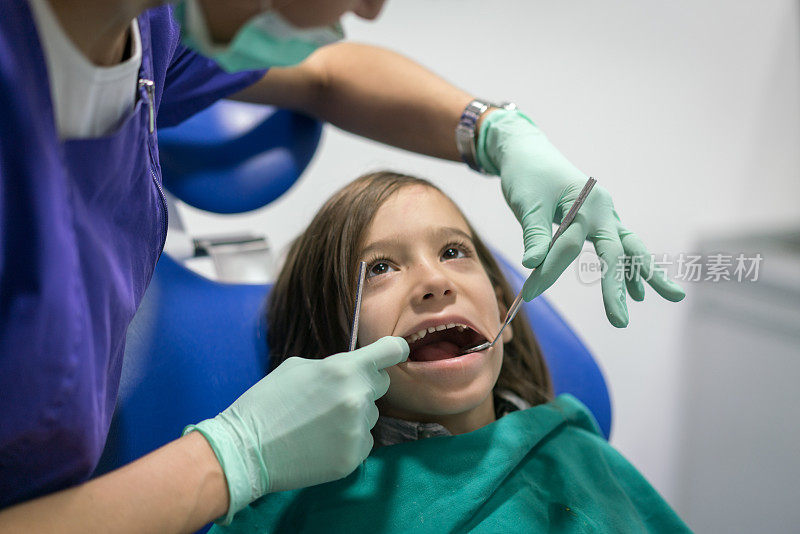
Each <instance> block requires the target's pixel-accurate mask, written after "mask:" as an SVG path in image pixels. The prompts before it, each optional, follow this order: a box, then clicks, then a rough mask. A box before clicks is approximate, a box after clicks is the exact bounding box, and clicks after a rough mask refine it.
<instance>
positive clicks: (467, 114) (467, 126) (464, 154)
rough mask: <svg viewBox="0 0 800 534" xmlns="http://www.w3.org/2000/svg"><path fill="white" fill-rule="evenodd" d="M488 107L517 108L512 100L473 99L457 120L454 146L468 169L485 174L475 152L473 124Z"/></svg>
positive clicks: (475, 123) (476, 122)
mask: <svg viewBox="0 0 800 534" xmlns="http://www.w3.org/2000/svg"><path fill="white" fill-rule="evenodd" d="M489 108H499V109H506V110H509V111H511V110H515V109H517V106H516V104H514V103H512V102H503V103H502V104H493V103H492V102H486V101H483V100H478V99H474V100H473V101H472V102H470V103H469V104H467V107H465V108H464V112H463V113H462V114H461V118H460V119H459V121H458V126H456V147H458V153H459V154H461V159H462V160H463V161H464V163H466V164H467V165H469V168H470V169H472V170H474V171H477V172H480V173H483V174H486V171H484V170H483V168H482V167H481V166H480V165H479V164H478V158H477V156H476V152H475V137H476V134H475V126H476V125H477V124H478V120H479V119H480V118H481V116H482V115H483V114H484V113H486V111H487V110H489Z"/></svg>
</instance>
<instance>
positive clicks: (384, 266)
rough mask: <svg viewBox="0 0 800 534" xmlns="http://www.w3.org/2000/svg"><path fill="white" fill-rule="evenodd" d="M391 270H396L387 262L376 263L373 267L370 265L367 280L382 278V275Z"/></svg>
mask: <svg viewBox="0 0 800 534" xmlns="http://www.w3.org/2000/svg"><path fill="white" fill-rule="evenodd" d="M391 269H394V267H392V266H391V265H389V264H388V263H387V262H385V261H378V262H375V263H373V264H372V265H370V267H369V269H368V270H367V278H372V277H375V276H380V275H382V274H385V273H388V272H389V271H390V270H391Z"/></svg>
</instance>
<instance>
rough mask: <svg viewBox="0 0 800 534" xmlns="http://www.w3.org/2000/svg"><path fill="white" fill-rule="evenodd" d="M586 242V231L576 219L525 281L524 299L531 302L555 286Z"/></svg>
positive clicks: (523, 287)
mask: <svg viewBox="0 0 800 534" xmlns="http://www.w3.org/2000/svg"><path fill="white" fill-rule="evenodd" d="M585 240H586V230H585V229H584V227H583V225H582V224H580V223H579V222H578V221H577V219H576V220H575V221H574V222H573V224H572V225H571V226H570V227H569V228H567V229H566V231H565V232H564V233H563V234H561V237H559V238H558V240H557V241H556V242H555V244H554V245H553V248H551V249H550V252H548V253H547V257H546V258H545V260H544V262H543V263H542V264H541V265H540V266H539V267H538V268H537V269H536V270H535V271H533V272H532V273H531V275H530V276H529V277H528V279H527V280H526V281H525V284H524V285H523V286H522V298H523V299H525V301H530V300H531V299H533V298H535V297H537V296H539V295H540V294H542V293H543V292H544V291H545V290H546V289H547V288H548V287H550V286H551V285H553V283H554V282H555V281H556V280H557V279H558V277H559V276H561V273H563V272H564V270H566V268H567V267H569V265H570V264H571V263H572V262H573V261H574V260H575V258H577V257H578V254H580V252H581V249H582V248H583V242H584V241H585Z"/></svg>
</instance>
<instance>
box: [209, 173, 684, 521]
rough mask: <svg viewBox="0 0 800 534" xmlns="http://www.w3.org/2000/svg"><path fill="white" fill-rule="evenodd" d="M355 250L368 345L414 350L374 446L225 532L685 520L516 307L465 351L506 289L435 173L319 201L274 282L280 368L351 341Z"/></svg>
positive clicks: (386, 403) (389, 178)
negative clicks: (559, 373) (335, 476)
mask: <svg viewBox="0 0 800 534" xmlns="http://www.w3.org/2000/svg"><path fill="white" fill-rule="evenodd" d="M359 261H366V262H367V281H366V284H365V287H364V293H363V300H362V310H361V320H360V329H359V338H358V341H359V344H361V345H366V344H368V343H372V342H373V341H376V340H377V339H379V338H381V337H383V336H386V335H393V336H401V337H404V338H405V339H406V341H407V342H408V343H409V347H410V354H409V358H408V361H406V362H403V363H401V364H399V365H397V366H394V367H391V368H389V369H387V370H386V372H387V373H388V375H389V378H390V380H391V383H390V386H389V391H388V392H387V394H386V395H385V396H384V397H382V398H381V399H380V400H379V401H378V403H377V404H378V408H379V411H380V417H379V418H378V422H377V424H376V425H375V428H374V429H373V436H374V438H375V447H374V449H373V452H372V454H371V455H370V457H369V458H367V460H366V461H365V462H364V464H363V465H362V467H360V468H359V469H358V470H356V472H354V473H353V474H351V475H350V476H349V477H347V478H345V479H342V480H339V481H336V482H331V483H328V484H322V485H319V486H315V487H311V488H306V489H303V490H296V491H290V492H282V493H276V494H271V495H267V496H266V497H264V498H262V499H261V500H259V501H256V502H255V503H253V504H252V505H251V506H250V507H248V508H246V509H245V510H243V511H242V512H240V513H239V514H237V515H236V517H235V518H234V521H233V522H232V524H231V525H230V526H228V527H226V529H227V530H229V531H231V532H254V531H259V532H261V531H269V532H273V531H283V530H286V531H290V532H296V531H303V530H304V531H315V532H316V531H324V532H331V531H340V532H364V531H369V532H400V531H402V532H406V531H436V532H441V531H448V532H452V531H485V532H528V531H530V532H539V531H544V530H548V531H549V530H557V531H572V532H598V531H600V532H629V531H637V532H639V531H663V532H676V531H686V530H688V529H687V528H686V526H685V525H684V524H683V523H682V522H681V520H680V519H679V518H678V517H677V516H676V515H675V513H674V512H673V511H672V510H671V509H670V508H669V506H668V505H667V504H666V503H665V502H664V501H663V499H661V497H660V496H659V495H658V494H657V493H656V491H655V490H654V489H653V488H652V487H651V486H650V485H649V484H648V483H647V482H646V481H645V480H644V479H643V478H642V476H641V475H640V474H639V473H638V472H637V471H636V470H635V468H633V466H631V465H630V464H629V463H628V462H627V461H626V460H625V459H624V458H622V457H621V456H620V455H619V453H617V452H616V451H615V450H614V449H613V448H612V447H610V446H609V445H608V443H606V441H605V440H604V439H603V438H602V437H601V436H600V435H599V431H598V429H597V425H596V423H595V422H594V420H593V418H592V416H591V415H590V414H589V412H588V411H587V410H586V408H585V407H584V406H583V405H581V404H580V403H579V402H578V401H577V400H576V399H574V398H573V397H571V396H569V395H562V396H559V397H558V398H556V399H554V400H553V394H552V386H551V383H550V378H549V376H548V373H547V368H546V365H545V363H544V359H543V358H542V355H541V353H540V351H539V348H538V345H537V343H536V340H535V338H534V336H533V333H532V332H531V330H530V328H529V327H528V322H527V320H526V318H525V316H524V313H523V312H520V313H519V314H518V315H517V318H516V319H515V320H514V321H513V322H512V324H511V325H509V328H507V329H506V330H505V331H504V332H503V336H502V338H501V341H502V342H499V343H497V344H496V345H495V346H493V347H492V348H489V349H487V350H484V351H481V352H477V353H472V354H466V355H461V352H462V351H463V349H465V348H467V347H471V346H474V345H476V344H479V343H481V342H483V341H485V340H490V339H493V338H494V337H495V335H496V334H497V332H498V331H499V328H500V325H501V322H502V320H503V319H504V317H505V313H506V310H507V308H508V306H509V305H510V303H511V302H512V301H513V299H514V294H513V293H512V291H511V289H510V287H509V286H508V283H507V282H506V281H505V279H504V278H503V276H502V273H501V271H500V269H499V267H498V265H497V264H496V262H495V261H494V259H493V258H492V256H491V253H490V252H489V250H488V249H487V248H486V246H485V245H484V244H483V243H482V242H481V240H480V238H479V237H478V236H477V234H476V233H475V231H474V230H473V229H472V227H471V226H470V225H469V223H468V222H467V221H466V219H465V218H464V216H463V215H462V214H461V212H460V211H459V209H458V208H457V207H456V206H455V204H453V202H452V201H451V200H450V199H449V198H448V197H447V196H445V195H444V194H443V193H442V192H441V191H440V190H439V189H437V188H436V187H435V186H433V185H432V184H430V183H429V182H427V181H425V180H421V179H418V178H414V177H410V176H405V175H401V174H396V173H391V172H379V173H374V174H369V175H366V176H362V177H361V178H359V179H357V180H355V181H354V182H352V183H351V184H349V185H347V186H346V187H344V188H343V189H342V190H341V191H339V192H338V193H336V194H335V195H334V196H333V197H332V198H331V199H330V200H328V202H327V203H326V204H325V205H324V206H323V207H322V209H321V210H320V211H319V213H318V214H317V215H316V217H315V218H314V220H313V221H312V222H311V224H310V225H309V227H308V229H307V230H306V232H305V233H304V234H303V235H301V236H300V237H299V238H298V239H297V241H295V243H294V244H293V246H292V248H291V250H290V251H289V254H288V257H287V260H286V263H285V265H284V267H283V269H282V271H281V274H280V276H279V277H278V280H277V282H276V283H275V286H274V288H273V289H272V292H271V295H270V302H269V307H268V312H267V313H268V315H267V317H268V322H269V327H270V333H269V336H268V342H269V348H270V354H271V355H272V358H273V364H274V365H275V366H277V365H278V364H280V363H281V361H283V360H284V359H285V358H287V357H289V356H291V355H293V354H303V355H309V356H317V357H323V355H327V354H334V353H337V352H342V351H344V350H346V346H347V337H348V331H349V324H348V318H349V317H350V316H351V315H352V310H353V307H354V288H355V283H356V281H355V273H356V271H357V265H358V262H359ZM309 387H320V385H318V384H309ZM266 409H269V407H266ZM428 438H435V439H428ZM331 446H332V447H335V446H336V444H335V443H331ZM215 528H216V527H215Z"/></svg>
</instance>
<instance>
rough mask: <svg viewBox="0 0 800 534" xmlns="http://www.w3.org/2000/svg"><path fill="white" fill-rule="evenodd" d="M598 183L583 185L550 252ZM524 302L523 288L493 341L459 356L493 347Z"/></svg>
mask: <svg viewBox="0 0 800 534" xmlns="http://www.w3.org/2000/svg"><path fill="white" fill-rule="evenodd" d="M596 183H597V180H595V179H594V178H591V177H590V178H589V180H588V181H587V182H586V185H584V186H583V189H581V192H580V194H579V195H578V198H576V199H575V202H573V203H572V207H571V208H570V209H569V211H568V212H567V215H566V216H565V217H564V219H562V221H561V224H560V225H558V228H557V229H556V233H555V234H553V239H551V240H550V246H548V247H547V251H548V252H550V249H551V248H553V243H555V242H556V239H558V238H559V237H561V234H563V233H564V231H565V230H566V229H567V228H568V227H569V225H570V224H572V221H573V219H575V215H577V214H578V210H579V209H580V208H581V206H582V205H583V203H584V201H585V200H586V197H588V196H589V192H590V191H591V190H592V188H593V187H594V184H596ZM534 270H535V269H534ZM522 302H523V301H522V290H521V289H520V290H519V293H517V298H515V299H514V302H513V303H512V304H511V307H510V308H509V309H508V313H507V314H506V318H505V320H504V321H503V326H501V327H500V331H499V332H498V333H497V336H495V338H494V339H493V340H492V341H491V342H489V341H486V342H484V343H481V344H480V345H476V346H474V347H471V348H468V349H464V350H463V351H461V354H459V356H462V355H464V354H470V353H472V352H480V351H482V350H486V349H488V348H491V347H493V346H494V344H495V343H497V340H498V339H500V336H501V335H502V334H503V330H505V329H506V327H507V326H508V324H509V323H510V322H511V321H513V320H514V317H516V315H517V312H518V311H519V308H520V306H522Z"/></svg>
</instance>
